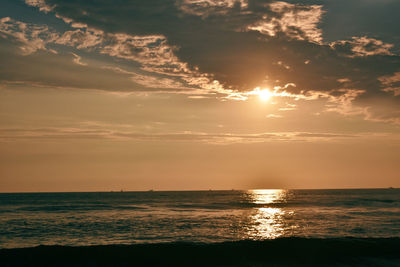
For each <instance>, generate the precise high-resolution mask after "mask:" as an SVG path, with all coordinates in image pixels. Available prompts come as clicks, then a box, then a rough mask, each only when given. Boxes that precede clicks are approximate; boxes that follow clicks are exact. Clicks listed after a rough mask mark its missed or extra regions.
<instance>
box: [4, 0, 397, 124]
mask: <svg viewBox="0 0 400 267" xmlns="http://www.w3.org/2000/svg"><path fill="white" fill-rule="evenodd" d="M26 3H27V4H28V5H31V6H36V7H38V8H39V9H41V10H42V11H45V12H48V13H49V14H53V15H55V16H56V17H58V18H61V19H63V21H64V22H65V23H67V24H68V25H69V26H70V27H71V28H72V29H70V30H67V31H65V32H60V33H58V35H57V36H56V38H55V39H52V38H44V39H42V41H40V40H37V45H34V46H33V48H26V49H27V51H30V52H29V53H30V54H29V55H32V54H33V53H34V52H40V51H50V47H51V49H55V47H54V45H64V46H68V47H70V48H73V49H77V50H80V51H82V52H85V53H89V52H90V53H95V54H96V55H97V56H98V57H100V56H108V57H110V58H111V59H113V60H114V63H115V65H118V64H120V65H121V66H119V68H120V69H126V70H127V71H129V72H132V73H135V74H126V73H125V74H123V73H118V74H119V75H121V76H122V77H124V78H125V79H129V80H130V81H131V82H132V83H135V85H134V86H132V87H131V88H129V86H124V87H123V90H124V91H129V90H131V91H135V90H137V88H138V86H139V85H141V86H142V89H143V90H146V89H147V90H149V91H152V90H153V91H157V89H160V88H156V87H161V86H163V87H164V89H170V91H171V92H176V91H177V90H181V89H183V90H182V93H187V90H186V89H187V88H193V89H195V90H203V91H206V92H207V91H208V92H210V93H211V92H212V93H216V94H215V95H216V97H220V98H229V99H239V100H243V99H247V97H248V96H249V95H251V92H254V90H255V88H258V87H259V88H270V89H272V90H274V89H273V88H277V87H280V88H281V89H279V90H278V91H277V92H276V93H277V94H278V93H279V94H281V95H279V96H278V95H277V96H276V97H293V98H297V99H305V100H312V99H318V98H321V97H322V98H324V99H326V100H327V101H329V103H327V104H328V106H327V107H326V109H327V110H329V111H334V112H339V113H341V114H353V115H355V114H361V113H362V114H367V112H366V110H368V112H370V113H368V114H378V113H379V114H380V113H381V112H377V113H376V112H373V110H382V112H383V109H380V106H381V105H384V103H386V100H382V102H379V99H383V97H381V96H382V94H386V95H387V97H389V96H390V97H394V98H393V99H392V100H391V101H393V104H391V105H390V106H393V107H396V105H397V104H395V103H397V102H398V98H396V95H397V94H398V89H396V88H397V87H398V86H397V85H396V84H395V83H394V84H393V85H389V84H383V83H382V79H381V80H380V78H381V77H390V75H393V73H396V72H398V71H399V67H398V66H399V64H400V57H399V55H397V53H396V51H395V46H394V44H392V43H391V42H387V41H384V40H383V39H382V40H381V39H380V36H379V32H377V33H378V34H374V35H372V37H370V36H369V34H368V33H367V32H365V31H363V32H360V33H359V36H361V37H357V36H354V34H353V35H348V36H344V37H343V38H340V39H336V40H331V39H329V40H328V39H326V38H327V36H328V35H327V34H326V29H328V30H330V31H332V28H331V27H332V26H330V25H332V23H330V24H329V25H327V23H326V21H327V19H328V20H330V19H331V18H332V16H333V15H332V14H336V15H337V10H336V9H335V8H337V7H340V8H341V9H342V10H343V12H345V13H346V12H347V10H346V9H345V8H346V5H347V6H349V8H350V9H351V10H354V8H355V7H356V6H357V5H356V4H354V3H348V1H347V2H344V1H323V2H321V1H290V3H289V2H284V1H269V0H265V1H264V0H252V1H245V0H241V1H233V0H177V1H176V0H173V1H172V0H148V1H146V2H143V1H136V0H132V1H127V2H125V3H124V7H123V8H121V6H118V5H115V3H112V2H109V1H104V0H100V1H98V2H96V3H93V2H90V1H81V2H79V3H75V2H71V1H66V0H43V1H26ZM371 5H372V4H371ZM373 5H374V6H377V7H378V6H379V8H380V10H381V9H382V8H384V7H383V6H386V7H392V4H387V5H383V4H379V5H378V4H373ZM155 7H156V8H155ZM382 10H383V9H382ZM335 12H336V13H335ZM386 12H388V13H390V12H392V11H390V10H387V11H386ZM346 14H347V13H346ZM345 19H348V17H346V18H345ZM387 19H388V20H390V17H388V18H387ZM337 21H339V20H337ZM338 23H339V22H338ZM340 23H341V22H340ZM375 23H376V21H375ZM6 24H10V23H9V22H8V23H6ZM14 24H17V23H16V21H14ZM32 25H33V24H32ZM32 25H31V26H29V27H31V28H32ZM15 27H16V28H15V29H16V30H14V32H13V31H11V33H10V30H9V29H6V28H5V30H4V31H5V32H6V31H7V32H8V33H7V34H8V35H7V36H9V37H10V36H17V33H18V32H21V31H22V30H21V29H20V28H18V27H17V26H15ZM348 27H349V28H350V27H353V25H352V24H351V23H350V24H348ZM371 27H372V26H371ZM22 32H23V31H22ZM29 32H30V31H26V32H25V33H24V34H22V36H24V38H25V39H24V38H22V39H18V37H12V38H14V39H15V40H16V41H18V42H19V43H20V44H19V45H20V46H21V47H24V46H27V45H29V44H28V42H27V41H26V40H30V39H32V40H35V38H34V37H29V36H30V33H29ZM42 32H43V34H44V33H45V32H46V33H51V32H52V30H50V29H46V30H43V31H42ZM53 33H54V32H53ZM3 34H6V33H3ZM39 35H40V34H39ZM328 37H330V38H331V37H332V35H331V36H328ZM33 43H34V42H33ZM393 43H394V42H393ZM57 51H58V50H57ZM73 53H75V54H77V55H78V54H79V55H81V54H82V53H81V52H77V51H73ZM86 58H87V57H86V56H85V59H86ZM85 62H87V63H89V66H86V67H90V62H89V61H87V60H85ZM127 64H132V65H133V64H136V66H139V69H137V68H136V69H135V70H134V71H132V70H131V69H129V68H126V65H127ZM82 67H83V66H82ZM103 71H105V69H103ZM19 80H23V79H19ZM32 80H33V79H31V81H32ZM86 83H87V82H86ZM287 84H295V85H296V86H290V87H287V88H285V85H287ZM98 87H99V88H104V86H103V85H99V86H98ZM117 88H118V87H117ZM283 88H284V89H283ZM166 91H168V90H166ZM354 92H358V93H354ZM359 92H363V93H359ZM385 92H386V93H385ZM387 92H393V94H392V95H390V94H387ZM283 93H284V94H285V95H282V94H283ZM371 99H375V100H377V101H371ZM341 107H346V109H342V108H341ZM389 113H390V114H391V115H390V116H393V115H394V114H396V113H394V112H389ZM365 116H366V118H373V117H374V116H373V115H370V116H367V115H365ZM380 117H381V116H380Z"/></svg>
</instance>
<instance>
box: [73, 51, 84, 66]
mask: <svg viewBox="0 0 400 267" xmlns="http://www.w3.org/2000/svg"><path fill="white" fill-rule="evenodd" d="M71 54H72V55H73V56H74V59H73V60H72V61H73V62H74V63H75V64H78V65H81V66H87V63H84V62H82V61H81V59H82V58H81V57H80V56H79V55H77V54H75V53H71Z"/></svg>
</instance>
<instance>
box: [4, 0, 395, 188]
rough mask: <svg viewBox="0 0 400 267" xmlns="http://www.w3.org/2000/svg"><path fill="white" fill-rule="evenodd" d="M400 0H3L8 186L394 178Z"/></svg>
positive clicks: (381, 181)
mask: <svg viewBox="0 0 400 267" xmlns="http://www.w3.org/2000/svg"><path fill="white" fill-rule="evenodd" d="M398 10H400V2H399V1H398V0H379V1H376V0H352V1H345V0H307V1H306V0H302V1H298V0H290V1H289V0H288V1H270V0H236V1H235V0H146V1H143V0H142V1H140V0H115V1H106V0H93V1H78V0H2V1H1V3H0V192H45V191H52V192H60V191H110V190H121V189H122V190H151V189H152V190H208V189H252V188H310V189H311V188H371V187H372V188H376V187H400V164H399V162H400V149H399V148H400V28H399V27H398V25H400V17H399V16H398V14H397V13H398Z"/></svg>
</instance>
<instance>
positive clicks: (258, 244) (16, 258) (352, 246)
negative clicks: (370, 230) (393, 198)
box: [0, 237, 400, 267]
mask: <svg viewBox="0 0 400 267" xmlns="http://www.w3.org/2000/svg"><path fill="white" fill-rule="evenodd" d="M0 262H1V263H2V266H10V267H11V266H267V265H268V266H270V265H272V266H309V265H314V266H321V265H324V266H342V265H343V266H354V265H357V266H366V265H368V266H400V238H335V239H334V238H332V239H316V238H295V237H291V238H278V239H273V240H264V241H249V240H244V241H236V242H223V243H180V242H175V243H157V244H133V245H102V246H83V247H68V246H38V247H31V248H16V249H1V250H0Z"/></svg>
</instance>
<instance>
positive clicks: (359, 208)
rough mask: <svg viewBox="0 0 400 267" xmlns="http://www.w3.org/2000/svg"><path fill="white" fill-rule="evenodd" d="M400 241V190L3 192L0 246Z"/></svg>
mask: <svg viewBox="0 0 400 267" xmlns="http://www.w3.org/2000/svg"><path fill="white" fill-rule="evenodd" d="M285 236H301V237H310V238H314V237H317V238H330V237H345V236H353V237H400V190H399V189H371V190H250V191H195V192H118V193H112V192H109V193H107V192H103V193H37V194H0V248H12V247H28V246H36V245H40V244H46V245H55V244H57V245H73V246H78V245H94V244H132V243H144V242H146V243H148V242H173V241H189V242H220V241H236V240H242V239H254V240H262V239H271V238H277V237H285Z"/></svg>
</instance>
